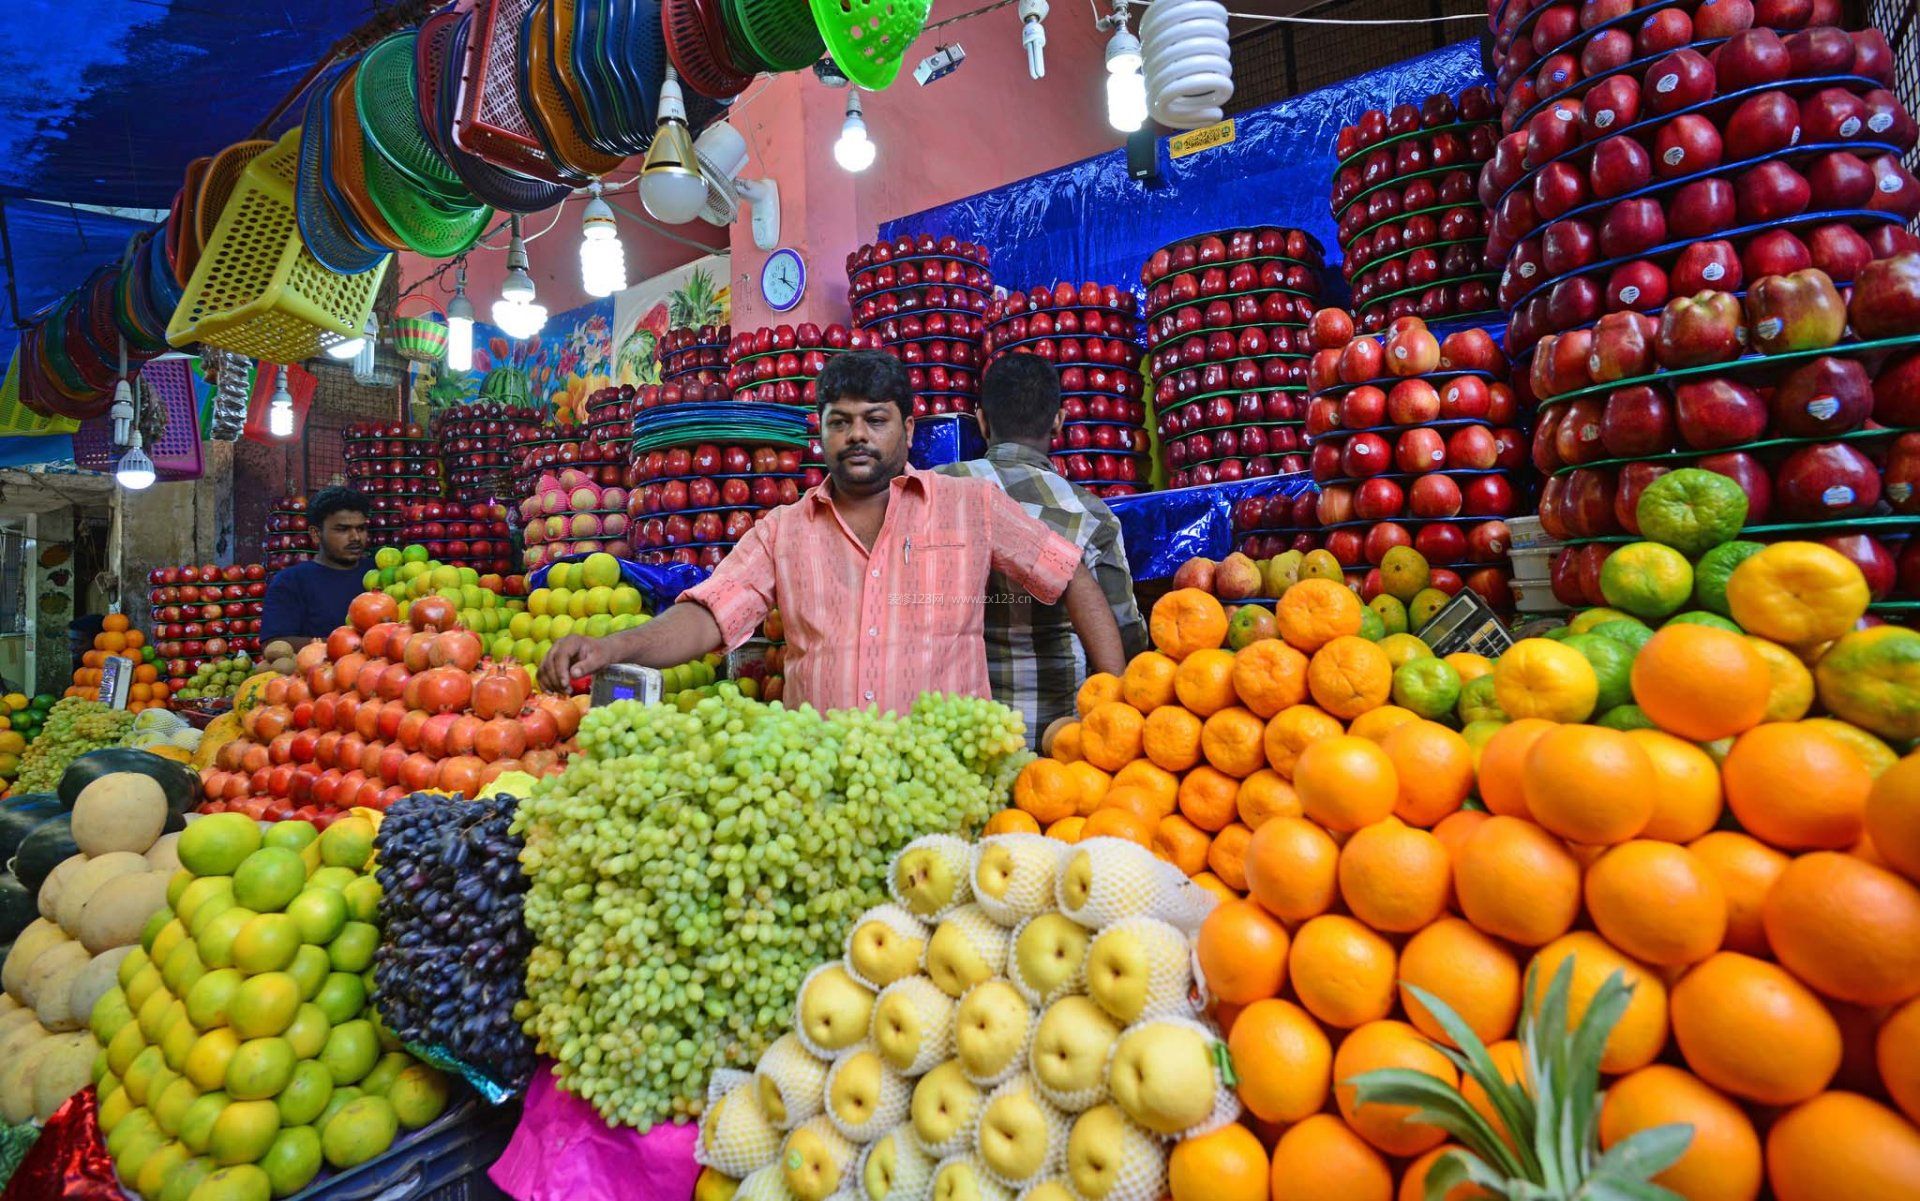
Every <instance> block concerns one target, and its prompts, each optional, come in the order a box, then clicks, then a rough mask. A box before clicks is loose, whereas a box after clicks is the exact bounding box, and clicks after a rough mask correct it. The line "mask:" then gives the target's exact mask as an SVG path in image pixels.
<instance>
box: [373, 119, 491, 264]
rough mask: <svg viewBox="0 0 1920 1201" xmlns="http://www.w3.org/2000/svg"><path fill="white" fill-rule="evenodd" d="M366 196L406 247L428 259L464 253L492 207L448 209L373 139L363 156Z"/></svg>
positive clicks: (447, 257)
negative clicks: (403, 169)
mask: <svg viewBox="0 0 1920 1201" xmlns="http://www.w3.org/2000/svg"><path fill="white" fill-rule="evenodd" d="M362 164H363V166H364V169H365V170H366V181H367V195H368V196H369V197H370V198H371V199H372V200H373V205H374V207H375V208H377V209H379V210H380V215H381V216H382V217H385V218H386V220H387V224H388V225H390V226H392V227H393V232H394V234H395V235H396V236H397V237H398V238H399V239H400V241H401V242H403V243H405V244H406V247H407V249H409V250H411V251H413V252H414V253H415V254H424V255H426V256H427V257H428V258H435V259H449V258H452V257H453V256H455V255H457V254H461V253H464V252H465V251H466V250H467V249H468V248H470V247H471V246H472V245H473V244H474V243H475V242H476V241H478V240H479V239H480V235H481V233H483V232H484V231H485V230H486V228H487V222H489V221H491V220H492V219H493V210H492V209H490V208H486V207H484V206H482V207H480V208H459V209H449V208H447V207H446V206H444V205H442V204H438V203H436V202H435V201H434V199H433V197H431V196H429V195H428V194H427V193H425V192H422V191H421V190H420V189H418V188H416V187H415V186H414V185H413V181H412V180H410V179H408V178H407V177H406V176H405V175H404V174H402V173H401V171H400V169H399V168H398V167H396V166H394V164H393V163H392V162H391V161H389V160H388V158H387V156H386V155H384V154H381V153H380V151H379V149H378V148H377V147H375V146H374V145H373V144H372V143H371V142H369V143H368V144H367V146H366V154H365V155H364V157H363V159H362Z"/></svg>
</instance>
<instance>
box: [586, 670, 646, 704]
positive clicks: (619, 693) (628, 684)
mask: <svg viewBox="0 0 1920 1201" xmlns="http://www.w3.org/2000/svg"><path fill="white" fill-rule="evenodd" d="M660 685H661V677H660V673H659V672H658V671H656V670H655V669H653V668H651V667H640V666H638V665H637V664H633V663H613V664H609V665H608V666H606V667H603V668H601V669H600V670H599V671H596V672H594V673H593V688H592V690H591V691H590V692H589V693H588V704H590V705H591V706H592V707H593V708H595V709H598V708H599V707H600V706H602V705H610V704H612V703H613V702H615V701H639V702H640V703H642V704H646V705H655V704H659V703H660Z"/></svg>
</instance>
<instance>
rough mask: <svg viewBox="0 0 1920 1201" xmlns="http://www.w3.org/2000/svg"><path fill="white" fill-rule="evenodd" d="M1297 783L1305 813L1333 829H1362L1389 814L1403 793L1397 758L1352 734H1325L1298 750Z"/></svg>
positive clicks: (1296, 787) (1295, 784) (1295, 780)
mask: <svg viewBox="0 0 1920 1201" xmlns="http://www.w3.org/2000/svg"><path fill="white" fill-rule="evenodd" d="M1293 787H1294V790H1295V791H1296V792H1298V793H1299V794H1300V807H1301V808H1302V809H1303V810H1305V812H1306V815H1307V816H1308V817H1309V818H1312V819H1313V820H1314V821H1316V822H1319V823H1320V824H1321V825H1323V826H1325V827H1326V828H1327V829H1329V830H1358V829H1359V828H1360V827H1362V826H1369V825H1372V824H1373V823H1374V822H1377V821H1380V820H1381V819H1383V818H1385V817H1387V816H1389V815H1391V814H1392V813H1393V806H1394V804H1395V802H1396V801H1398V800H1399V798H1400V783H1399V780H1398V779H1397V778H1396V775H1395V772H1394V770H1393V760H1392V759H1390V758H1388V757H1387V753H1386V752H1385V751H1383V750H1381V749H1380V747H1379V745H1378V744H1376V743H1373V742H1370V741H1368V740H1367V739H1365V738H1355V737H1354V736H1353V735H1351V734H1336V735H1334V736H1332V737H1330V738H1322V739H1320V740H1319V741H1317V742H1315V743H1313V744H1312V745H1310V746H1309V747H1307V749H1306V750H1304V751H1302V752H1301V753H1300V758H1299V761H1298V762H1297V763H1295V764H1294V768H1293Z"/></svg>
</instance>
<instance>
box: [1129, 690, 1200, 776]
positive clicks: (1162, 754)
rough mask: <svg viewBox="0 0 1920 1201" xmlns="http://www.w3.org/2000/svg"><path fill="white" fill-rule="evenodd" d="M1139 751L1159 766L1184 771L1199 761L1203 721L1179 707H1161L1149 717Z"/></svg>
mask: <svg viewBox="0 0 1920 1201" xmlns="http://www.w3.org/2000/svg"><path fill="white" fill-rule="evenodd" d="M1140 749H1141V750H1142V751H1144V752H1145V753H1146V756H1147V758H1148V759H1149V760H1151V761H1152V762H1153V763H1154V765H1155V766H1157V767H1163V768H1165V769H1166V770H1168V771H1185V770H1187V769H1188V768H1189V767H1192V766H1193V765H1194V764H1196V763H1198V762H1200V719H1199V718H1197V717H1195V716H1194V715H1193V714H1191V713H1189V712H1187V711H1186V710H1185V709H1182V708H1181V707H1180V706H1178V705H1162V706H1160V707H1159V708H1158V709H1155V710H1154V711H1153V712H1151V713H1149V714H1147V724H1146V725H1145V726H1144V727H1142V728H1141V732H1140Z"/></svg>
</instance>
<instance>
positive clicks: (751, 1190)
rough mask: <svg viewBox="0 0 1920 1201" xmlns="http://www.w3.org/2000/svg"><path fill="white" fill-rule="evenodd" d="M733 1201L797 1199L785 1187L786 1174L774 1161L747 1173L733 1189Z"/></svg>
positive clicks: (791, 1200)
mask: <svg viewBox="0 0 1920 1201" xmlns="http://www.w3.org/2000/svg"><path fill="white" fill-rule="evenodd" d="M733 1201H797V1198H795V1197H794V1195H793V1190H792V1189H790V1188H788V1187H787V1177H786V1174H785V1173H784V1172H782V1171H781V1170H780V1165H779V1164H777V1163H775V1164H768V1165H767V1166H766V1167H764V1168H761V1169H760V1170H758V1171H755V1172H749V1173H747V1176H746V1178H745V1179H743V1180H742V1181H741V1182H740V1187H739V1188H738V1189H736V1190H735V1191H734V1194H733Z"/></svg>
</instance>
